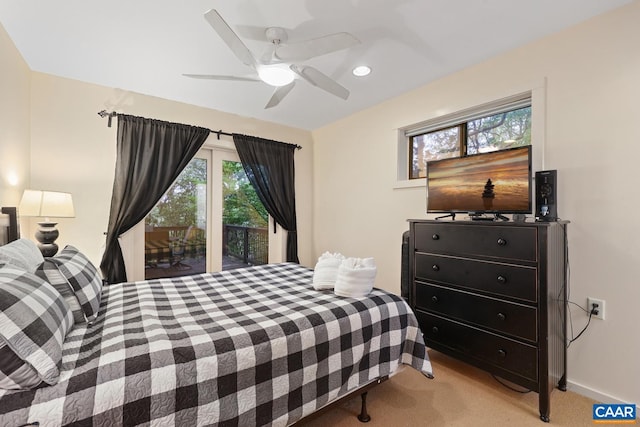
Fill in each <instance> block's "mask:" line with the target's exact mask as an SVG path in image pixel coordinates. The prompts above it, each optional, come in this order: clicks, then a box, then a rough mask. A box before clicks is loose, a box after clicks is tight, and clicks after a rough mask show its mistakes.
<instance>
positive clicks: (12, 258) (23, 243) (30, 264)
mask: <svg viewBox="0 0 640 427" xmlns="http://www.w3.org/2000/svg"><path fill="white" fill-rule="evenodd" d="M43 260H44V258H42V253H41V252H40V249H38V247H37V246H36V244H35V243H33V242H32V241H31V240H29V239H18V240H14V241H13V242H11V243H8V244H6V245H4V246H2V247H0V264H11V265H13V266H14V267H18V268H20V269H22V270H24V271H28V272H30V273H33V272H34V271H36V268H37V267H38V265H40V263H41V262H42V261H43Z"/></svg>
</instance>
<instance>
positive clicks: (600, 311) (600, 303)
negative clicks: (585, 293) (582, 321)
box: [587, 297, 604, 320]
mask: <svg viewBox="0 0 640 427" xmlns="http://www.w3.org/2000/svg"><path fill="white" fill-rule="evenodd" d="M593 304H598V307H597V308H596V310H597V311H598V314H594V315H593V317H594V318H595V319H601V320H604V300H603V299H598V298H591V297H588V298H587V310H589V312H591V309H592V308H593Z"/></svg>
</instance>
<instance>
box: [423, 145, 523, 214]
mask: <svg viewBox="0 0 640 427" xmlns="http://www.w3.org/2000/svg"><path fill="white" fill-rule="evenodd" d="M530 176H531V171H530V147H521V148H516V149H509V150H502V151H494V152H491V153H483V154H477V155H473V156H467V157H458V158H452V159H444V160H438V161H434V162H429V163H428V164H427V188H428V194H427V197H428V205H427V206H428V211H429V212H528V211H530V210H531V201H530V179H531V178H530Z"/></svg>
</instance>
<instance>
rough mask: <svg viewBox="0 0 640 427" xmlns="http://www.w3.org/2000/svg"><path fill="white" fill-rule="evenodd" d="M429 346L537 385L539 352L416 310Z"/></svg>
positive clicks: (527, 346) (509, 340)
mask: <svg viewBox="0 0 640 427" xmlns="http://www.w3.org/2000/svg"><path fill="white" fill-rule="evenodd" d="M416 316H417V317H418V323H419V324H420V328H421V329H422V332H423V334H424V339H425V342H426V344H427V346H430V345H434V344H439V346H444V347H446V348H448V349H451V350H453V351H455V352H458V353H463V354H465V355H466V356H469V357H473V358H475V359H479V360H481V361H483V362H486V363H489V364H491V365H493V366H496V367H499V368H501V369H504V370H507V371H510V372H512V373H514V374H517V375H519V376H522V377H525V378H528V379H530V380H533V381H537V378H538V369H537V362H538V360H537V352H538V350H537V348H536V347H535V346H532V345H527V344H524V343H520V342H517V341H514V340H511V339H509V338H505V337H501V336H498V335H495V334H493V333H491V332H487V331H483V330H480V329H477V328H474V327H472V326H468V325H464V324H462V323H459V322H455V321H453V320H448V319H444V318H442V317H439V316H436V315H432V314H429V313H425V312H423V311H421V310H416Z"/></svg>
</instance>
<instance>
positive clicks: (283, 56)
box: [183, 9, 360, 108]
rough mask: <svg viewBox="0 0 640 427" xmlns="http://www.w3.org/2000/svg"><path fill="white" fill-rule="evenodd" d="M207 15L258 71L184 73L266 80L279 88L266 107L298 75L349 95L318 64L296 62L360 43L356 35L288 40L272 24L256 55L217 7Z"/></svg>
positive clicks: (238, 54)
mask: <svg viewBox="0 0 640 427" xmlns="http://www.w3.org/2000/svg"><path fill="white" fill-rule="evenodd" d="M204 17H205V19H206V20H207V22H208V23H209V24H210V25H211V26H212V27H213V29H214V30H215V31H216V33H218V35H219V36H220V38H221V39H222V40H223V41H224V42H225V44H226V45H227V46H228V47H229V49H231V51H232V52H233V53H234V54H235V56H236V57H237V58H238V59H239V60H240V61H242V63H243V64H245V65H247V66H249V67H250V68H252V69H253V70H254V71H255V73H254V75H253V76H247V77H241V76H224V75H211V74H183V75H184V76H186V77H192V78H196V79H211V80H236V81H249V82H264V83H267V84H269V85H271V86H275V88H276V89H275V91H274V92H273V95H272V96H271V99H269V102H267V105H266V106H265V107H264V108H271V107H275V106H276V105H278V104H279V103H280V101H282V100H283V99H284V97H285V96H286V95H287V94H288V93H289V92H291V89H293V87H294V86H295V84H296V82H295V80H296V78H301V79H302V80H305V81H307V82H309V83H311V84H312V85H313V86H316V87H318V88H320V89H322V90H325V91H327V92H329V93H330V94H332V95H335V96H337V97H340V98H342V99H347V98H348V97H349V91H348V90H347V89H346V88H344V87H343V86H342V85H340V84H339V83H338V82H336V81H335V80H333V79H332V78H331V77H329V76H327V75H326V74H324V73H322V72H321V71H320V70H318V69H317V68H314V67H311V66H309V65H299V64H297V63H296V62H298V61H304V60H307V59H311V58H314V57H316V56H320V55H325V54H327V53H331V52H336V51H338V50H342V49H348V48H350V47H352V46H355V45H357V44H359V43H360V41H359V40H358V39H357V38H355V37H354V36H353V35H351V34H349V33H335V34H330V35H326V36H323V37H319V38H316V39H311V40H306V41H302V42H297V43H287V40H288V35H287V32H286V31H285V30H284V29H283V28H280V27H269V28H267V29H266V30H265V37H266V40H267V41H269V47H268V48H267V50H266V51H265V52H264V54H263V55H262V56H261V57H260V58H256V57H255V56H254V55H253V53H251V51H250V50H249V49H248V48H247V46H245V44H244V43H243V42H242V40H240V37H238V35H237V34H236V33H235V32H234V31H233V30H232V29H231V27H230V26H229V25H228V24H227V23H226V21H225V20H224V19H222V17H221V16H220V14H219V13H218V12H217V11H216V10H215V9H211V10H209V11H208V12H207V13H205V14H204Z"/></svg>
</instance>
